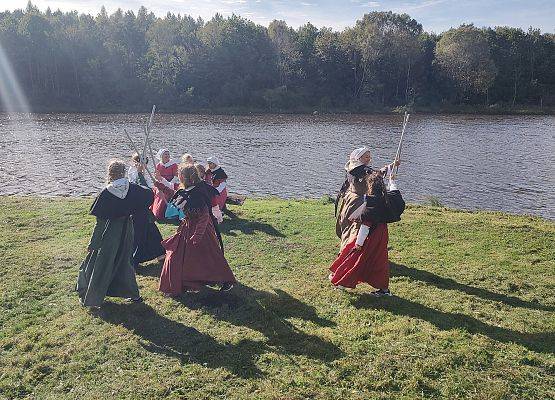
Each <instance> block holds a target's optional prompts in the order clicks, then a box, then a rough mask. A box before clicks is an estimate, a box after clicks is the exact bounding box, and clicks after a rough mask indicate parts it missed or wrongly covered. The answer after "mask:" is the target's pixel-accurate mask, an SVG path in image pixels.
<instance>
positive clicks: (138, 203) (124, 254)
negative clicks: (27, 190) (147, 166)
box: [76, 160, 153, 308]
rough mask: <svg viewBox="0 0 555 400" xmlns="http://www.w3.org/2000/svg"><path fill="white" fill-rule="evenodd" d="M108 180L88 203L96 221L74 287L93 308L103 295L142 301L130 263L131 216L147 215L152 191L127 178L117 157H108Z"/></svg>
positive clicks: (84, 303) (84, 302)
mask: <svg viewBox="0 0 555 400" xmlns="http://www.w3.org/2000/svg"><path fill="white" fill-rule="evenodd" d="M107 180H108V185H107V186H106V188H105V189H104V190H103V191H102V192H101V193H100V194H99V195H98V197H97V198H96V199H95V201H94V203H93V205H92V207H91V211H90V214H91V215H94V216H95V217H96V225H95V227H94V230H93V234H92V237H91V240H90V242H89V246H88V251H89V253H88V254H87V257H86V258H85V261H83V263H82V264H81V268H80V270H79V277H78V279H77V287H76V290H77V293H78V294H79V300H80V302H81V304H82V305H83V306H86V307H92V308H99V307H100V306H101V305H102V303H103V301H104V297H106V296H112V297H123V298H128V299H130V300H132V301H134V302H140V301H142V299H141V297H140V295H139V287H138V286H137V280H136V279H135V271H134V268H133V265H132V256H133V250H134V245H133V219H132V217H133V216H135V217H138V218H146V215H147V213H148V212H149V209H148V207H149V206H150V204H152V200H153V194H152V191H151V190H149V189H146V188H143V187H141V186H139V185H136V184H134V183H130V182H129V180H128V179H127V178H126V177H125V163H124V162H123V161H120V160H112V161H110V163H109V165H108V179H107Z"/></svg>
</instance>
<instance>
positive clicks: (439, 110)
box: [0, 104, 555, 115]
mask: <svg viewBox="0 0 555 400" xmlns="http://www.w3.org/2000/svg"><path fill="white" fill-rule="evenodd" d="M150 107H151V105H150V104H145V105H144V106H142V105H141V106H140V107H139V106H133V107H126V108H102V107H98V108H94V109H92V108H88V107H83V108H79V107H73V108H62V107H60V108H58V107H33V111H32V113H33V114H146V113H148V112H149V110H150ZM405 110H406V111H408V112H410V113H416V114H427V115H449V114H471V115H555V108H554V107H543V108H540V107H531V106H525V105H522V106H516V107H497V106H488V107H484V106H481V107H477V106H461V107H433V106H430V107H395V108H391V107H385V108H374V109H318V108H310V107H307V108H302V109H294V110H282V109H275V110H268V109H261V108H246V107H237V108H235V107H223V108H222V107H220V108H206V109H177V108H173V109H172V108H171V107H166V106H164V105H159V106H158V108H157V113H159V114H194V115H195V114H196V115H202V114H205V115H384V114H385V115H390V114H402V113H404V112H405ZM0 112H2V113H6V111H5V110H1V111H0Z"/></svg>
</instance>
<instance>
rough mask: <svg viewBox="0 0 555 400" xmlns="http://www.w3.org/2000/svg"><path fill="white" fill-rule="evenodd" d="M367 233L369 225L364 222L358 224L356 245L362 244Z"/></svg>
mask: <svg viewBox="0 0 555 400" xmlns="http://www.w3.org/2000/svg"><path fill="white" fill-rule="evenodd" d="M368 233H370V227H369V226H368V225H364V224H362V225H360V228H359V229H358V234H357V241H356V245H357V246H362V245H363V244H364V241H365V240H366V237H367V236H368Z"/></svg>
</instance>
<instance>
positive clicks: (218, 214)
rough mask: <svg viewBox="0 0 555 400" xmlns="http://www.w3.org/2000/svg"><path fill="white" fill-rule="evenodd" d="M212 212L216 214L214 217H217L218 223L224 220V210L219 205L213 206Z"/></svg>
mask: <svg viewBox="0 0 555 400" xmlns="http://www.w3.org/2000/svg"><path fill="white" fill-rule="evenodd" d="M212 214H213V215H214V217H216V221H218V224H221V223H222V221H223V220H224V216H223V215H222V210H220V207H219V206H218V205H215V206H214V207H212Z"/></svg>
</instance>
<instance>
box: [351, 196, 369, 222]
mask: <svg viewBox="0 0 555 400" xmlns="http://www.w3.org/2000/svg"><path fill="white" fill-rule="evenodd" d="M364 210H366V199H365V201H364V203H362V204H361V205H360V207H359V208H357V209H356V210H355V211H353V212H352V213H351V215H349V221H354V220H355V219H359V218H360V216H361V215H362V213H363V212H364Z"/></svg>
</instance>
